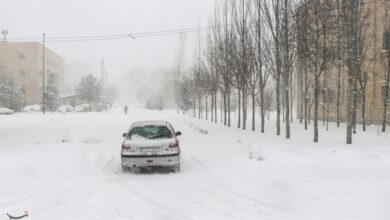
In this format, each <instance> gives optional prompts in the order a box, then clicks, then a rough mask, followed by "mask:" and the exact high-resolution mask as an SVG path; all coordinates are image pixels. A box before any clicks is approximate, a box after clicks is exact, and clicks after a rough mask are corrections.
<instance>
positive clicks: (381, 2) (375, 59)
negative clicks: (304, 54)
mask: <svg viewBox="0 0 390 220" xmlns="http://www.w3.org/2000/svg"><path fill="white" fill-rule="evenodd" d="M327 1H330V2H333V4H331V5H333V6H335V5H336V4H335V3H334V2H336V1H332V0H327ZM360 7H363V10H364V11H367V12H368V13H363V14H365V15H367V18H365V19H366V20H367V24H368V25H367V29H365V30H366V33H367V39H366V40H365V46H364V51H365V52H364V56H365V58H364V60H363V62H362V64H361V70H360V75H361V76H362V77H361V79H362V78H364V79H367V80H360V81H359V80H357V83H356V87H355V88H356V119H357V123H361V122H363V119H364V121H365V122H366V123H367V124H370V123H374V124H380V123H382V120H383V115H384V106H385V105H384V102H385V97H386V96H385V95H386V93H385V91H386V87H387V83H386V82H387V78H388V68H389V67H388V65H387V64H388V56H389V53H390V51H386V50H384V48H383V35H384V33H385V32H389V31H390V26H389V24H390V23H389V21H390V20H389V18H390V17H389V15H390V0H376V1H361V3H360ZM332 11H333V12H334V13H337V9H336V8H333V10H332ZM362 19H363V18H362ZM309 22H310V21H309ZM329 32H330V31H329ZM328 38H329V39H333V40H334V39H336V38H337V36H328ZM341 41H342V45H343V46H347V45H346V42H345V39H342V40H341ZM327 43H328V46H329V47H331V46H332V45H333V46H334V47H336V45H335V44H336V43H337V42H336V43H335V41H333V42H332V41H331V40H328V42H327ZM344 56H346V54H345V55H344ZM362 56H363V55H362ZM302 63H303V61H302V60H299V59H298V62H297V64H298V65H297V72H298V74H297V78H296V82H297V85H296V88H297V90H298V91H297V94H299V95H298V96H297V97H298V103H297V114H298V117H301V116H302V115H303V112H304V104H303V103H304V98H306V99H309V100H308V117H309V118H313V111H314V107H312V106H313V90H314V88H313V83H311V85H310V86H309V88H308V92H307V96H306V97H305V96H304V95H303V89H300V88H303V87H304V86H303V84H302V83H301V82H302V79H303V76H302V75H301V74H300V73H299V72H302ZM310 77H311V76H310V73H309V80H311V82H312V81H313V78H310ZM339 77H340V87H339V88H340V90H339V93H338V83H337V82H338V78H339ZM362 81H364V82H363V83H364V84H361V82H362ZM347 83H348V72H347V64H346V60H345V58H344V61H343V62H342V64H341V68H340V75H339V68H338V63H337V62H330V63H329V65H327V68H326V71H325V72H324V73H322V75H321V76H320V98H319V101H320V104H319V112H318V113H319V115H318V116H319V120H330V121H336V120H337V100H339V105H340V108H339V109H340V110H339V120H340V121H344V122H345V121H346V117H347V89H348V85H347ZM337 94H339V99H338V97H337V96H338V95H337ZM387 103H389V104H388V107H387V115H388V116H387V118H389V115H390V108H389V107H390V99H387Z"/></svg>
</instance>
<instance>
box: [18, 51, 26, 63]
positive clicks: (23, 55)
mask: <svg viewBox="0 0 390 220" xmlns="http://www.w3.org/2000/svg"><path fill="white" fill-rule="evenodd" d="M19 62H20V63H25V62H26V54H24V53H20V54H19Z"/></svg>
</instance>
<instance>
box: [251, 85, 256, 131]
mask: <svg viewBox="0 0 390 220" xmlns="http://www.w3.org/2000/svg"><path fill="white" fill-rule="evenodd" d="M255 117H256V104H255V90H254V89H253V90H252V131H254V130H255V123H256V119H255Z"/></svg>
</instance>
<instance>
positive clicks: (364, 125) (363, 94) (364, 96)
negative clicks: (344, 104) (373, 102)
mask: <svg viewBox="0 0 390 220" xmlns="http://www.w3.org/2000/svg"><path fill="white" fill-rule="evenodd" d="M362 120H363V131H366V91H365V90H364V91H363V90H362Z"/></svg>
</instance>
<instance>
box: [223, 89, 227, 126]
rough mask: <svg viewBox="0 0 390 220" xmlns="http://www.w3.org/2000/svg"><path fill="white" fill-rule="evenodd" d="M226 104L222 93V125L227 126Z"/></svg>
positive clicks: (224, 93)
mask: <svg viewBox="0 0 390 220" xmlns="http://www.w3.org/2000/svg"><path fill="white" fill-rule="evenodd" d="M226 113H227V103H226V91H224V92H223V124H224V125H225V126H226V125H227V117H226V116H227V114H226Z"/></svg>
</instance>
